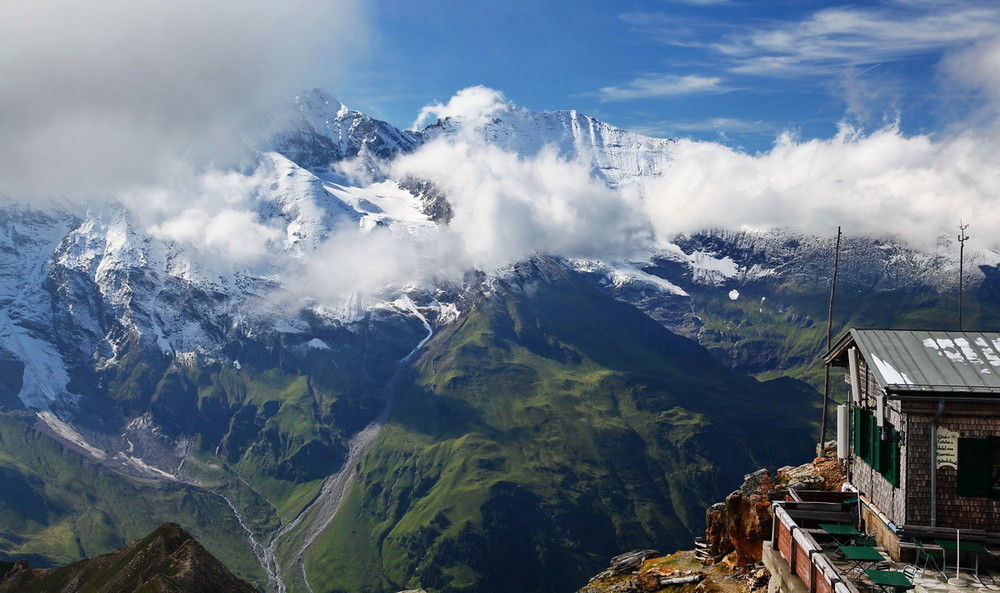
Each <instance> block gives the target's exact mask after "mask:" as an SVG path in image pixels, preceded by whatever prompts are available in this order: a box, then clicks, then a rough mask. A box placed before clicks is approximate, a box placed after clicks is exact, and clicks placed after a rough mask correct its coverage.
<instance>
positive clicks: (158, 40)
mask: <svg viewBox="0 0 1000 593" xmlns="http://www.w3.org/2000/svg"><path fill="white" fill-rule="evenodd" d="M360 2H361V0H331V1H324V0H289V1H287V2H266V1H264V0H249V1H247V0H218V1H213V2H199V1H196V0H151V1H147V2H127V1H124V0H92V1H88V2H59V1H57V0H9V1H8V2H5V3H4V15H3V18H2V19H0V81H2V83H0V195H6V196H8V197H12V198H15V199H25V198H29V199H30V198H38V197H47V196H51V195H62V196H74V197H78V196H92V195H100V196H107V195H108V194H112V193H116V192H118V191H121V190H123V189H126V188H128V187H130V186H132V185H135V184H142V183H150V182H158V181H160V180H162V179H164V178H167V177H170V176H172V175H174V174H177V173H178V172H179V171H180V170H181V169H182V168H183V167H184V166H187V167H191V166H192V165H193V166H195V167H196V168H201V169H203V168H205V167H206V166H207V165H209V164H211V163H216V164H220V163H227V164H228V163H232V162H236V161H238V160H239V159H240V158H242V156H243V153H242V142H241V141H242V139H243V137H244V136H245V135H247V134H252V125H251V124H252V122H253V121H255V118H256V116H258V115H259V113H258V112H259V111H260V110H261V109H262V108H263V107H264V106H266V105H269V104H270V102H271V101H273V100H274V99H275V98H277V96H278V95H280V94H284V93H293V92H295V91H296V90H298V88H300V86H301V85H302V84H303V82H304V80H305V79H304V76H305V73H307V72H309V71H310V70H311V69H312V68H313V67H315V66H316V64H317V61H318V60H320V59H323V60H324V63H328V62H329V61H330V60H329V58H330V57H331V55H333V54H336V53H337V52H338V51H339V49H340V48H342V47H345V45H346V44H348V43H352V42H354V43H357V42H360V41H362V38H361V35H362V32H363V31H364V27H363V24H362V23H361V15H360V10H359V6H360Z"/></svg>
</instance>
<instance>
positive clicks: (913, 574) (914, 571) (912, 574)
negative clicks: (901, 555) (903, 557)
mask: <svg viewBox="0 0 1000 593" xmlns="http://www.w3.org/2000/svg"><path fill="white" fill-rule="evenodd" d="M903 574H905V575H906V576H907V578H909V579H910V580H911V581H913V582H914V583H916V582H917V579H919V578H920V577H922V576H924V573H923V571H922V570H920V569H919V568H917V567H916V566H914V565H912V564H907V565H906V566H904V567H903Z"/></svg>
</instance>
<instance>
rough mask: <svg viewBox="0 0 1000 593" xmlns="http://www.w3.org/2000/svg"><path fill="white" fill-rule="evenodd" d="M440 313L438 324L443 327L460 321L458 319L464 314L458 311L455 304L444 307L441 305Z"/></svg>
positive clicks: (444, 305)
mask: <svg viewBox="0 0 1000 593" xmlns="http://www.w3.org/2000/svg"><path fill="white" fill-rule="evenodd" d="M435 302H437V301H435ZM438 311H439V313H438V323H440V324H441V325H447V324H449V323H454V322H455V321H458V317H459V316H460V315H461V314H462V312H461V311H459V309H458V305H456V304H455V303H445V304H443V305H442V304H440V303H439V307H438Z"/></svg>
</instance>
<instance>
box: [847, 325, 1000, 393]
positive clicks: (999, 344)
mask: <svg viewBox="0 0 1000 593" xmlns="http://www.w3.org/2000/svg"><path fill="white" fill-rule="evenodd" d="M850 335H851V337H852V338H853V340H854V343H855V345H856V346H857V348H858V352H859V353H860V354H861V356H862V357H864V359H865V361H867V363H868V367H869V368H870V369H871V370H872V372H873V373H874V374H875V378H876V380H877V381H878V382H879V384H880V385H881V386H882V387H883V388H884V389H885V390H886V393H901V392H910V393H913V394H919V393H928V394H930V393H935V392H936V393H941V392H946V393H973V394H984V395H985V394H1000V333H998V332H959V331H916V330H882V329H852V330H851V331H850Z"/></svg>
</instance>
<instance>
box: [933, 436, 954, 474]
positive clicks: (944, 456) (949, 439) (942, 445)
mask: <svg viewBox="0 0 1000 593" xmlns="http://www.w3.org/2000/svg"><path fill="white" fill-rule="evenodd" d="M937 466H938V468H942V467H952V468H955V469H958V433H957V432H955V431H952V430H948V429H947V428H939V429H938V431H937Z"/></svg>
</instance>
